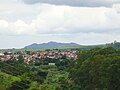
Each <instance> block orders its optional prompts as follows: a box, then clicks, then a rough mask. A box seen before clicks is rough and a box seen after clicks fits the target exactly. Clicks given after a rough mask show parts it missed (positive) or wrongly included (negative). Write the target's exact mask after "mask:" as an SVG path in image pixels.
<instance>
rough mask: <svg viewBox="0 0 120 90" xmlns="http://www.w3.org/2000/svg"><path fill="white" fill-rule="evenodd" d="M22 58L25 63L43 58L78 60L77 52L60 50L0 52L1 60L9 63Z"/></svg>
mask: <svg viewBox="0 0 120 90" xmlns="http://www.w3.org/2000/svg"><path fill="white" fill-rule="evenodd" d="M19 56H22V57H23V59H24V62H25V63H28V64H29V62H30V61H33V62H34V61H35V60H37V59H41V58H44V59H46V58H48V59H73V60H76V59H77V50H72V49H69V50H59V49H53V50H49V49H46V50H44V51H34V52H32V51H26V50H25V51H17V52H0V60H1V61H8V60H18V57H19Z"/></svg>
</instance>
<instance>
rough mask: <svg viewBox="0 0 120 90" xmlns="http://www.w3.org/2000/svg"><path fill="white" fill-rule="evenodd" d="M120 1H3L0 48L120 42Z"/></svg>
mask: <svg viewBox="0 0 120 90" xmlns="http://www.w3.org/2000/svg"><path fill="white" fill-rule="evenodd" d="M119 34H120V0H104V2H103V0H102V1H100V0H0V42H1V44H0V48H22V47H24V46H25V45H28V44H31V43H43V42H49V41H57V42H76V43H79V44H82V45H91V44H101V43H107V42H112V41H114V40H117V41H120V35H119Z"/></svg>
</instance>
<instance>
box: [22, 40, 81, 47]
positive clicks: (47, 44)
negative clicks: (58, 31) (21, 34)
mask: <svg viewBox="0 0 120 90" xmlns="http://www.w3.org/2000/svg"><path fill="white" fill-rule="evenodd" d="M67 46H79V44H76V43H58V42H52V41H51V42H48V43H42V44H37V43H33V44H31V45H28V46H25V47H24V48H60V47H67Z"/></svg>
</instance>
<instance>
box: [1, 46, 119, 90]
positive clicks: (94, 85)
mask: <svg viewBox="0 0 120 90" xmlns="http://www.w3.org/2000/svg"><path fill="white" fill-rule="evenodd" d="M48 63H55V66H50V65H48ZM6 89H7V90H120V50H119V49H114V48H112V47H107V48H94V49H91V50H80V51H79V52H78V59H77V60H68V59H38V60H36V61H35V62H31V63H30V64H25V63H24V62H23V59H22V57H21V56H20V57H19V60H18V61H15V60H11V61H0V90H6Z"/></svg>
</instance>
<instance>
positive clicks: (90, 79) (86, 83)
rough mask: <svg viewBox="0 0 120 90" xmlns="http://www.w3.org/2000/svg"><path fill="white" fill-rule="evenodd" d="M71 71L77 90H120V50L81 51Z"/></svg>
mask: <svg viewBox="0 0 120 90" xmlns="http://www.w3.org/2000/svg"><path fill="white" fill-rule="evenodd" d="M73 67H74V68H73ZM69 71H70V74H69V77H70V79H71V80H72V81H73V83H75V86H78V87H77V90H120V50H118V49H114V48H112V47H108V48H104V49H101V48H95V49H92V50H89V51H81V52H80V53H79V54H78V60H76V61H74V63H72V64H71V68H70V69H69ZM75 90H76V89H75Z"/></svg>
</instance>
